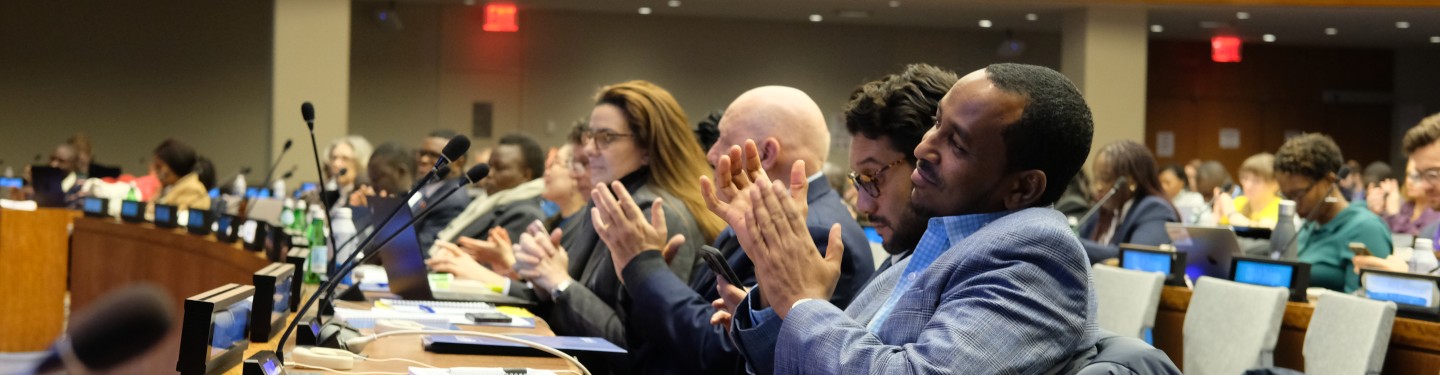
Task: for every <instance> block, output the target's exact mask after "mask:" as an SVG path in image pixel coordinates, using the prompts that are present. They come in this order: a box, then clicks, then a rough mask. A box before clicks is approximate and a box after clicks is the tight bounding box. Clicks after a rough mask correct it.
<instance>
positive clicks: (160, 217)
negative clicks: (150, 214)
mask: <svg viewBox="0 0 1440 375" xmlns="http://www.w3.org/2000/svg"><path fill="white" fill-rule="evenodd" d="M179 220H180V208H178V207H175V206H171V205H168V204H157V205H155V226H156V227H160V228H176V227H179V226H180V222H179Z"/></svg>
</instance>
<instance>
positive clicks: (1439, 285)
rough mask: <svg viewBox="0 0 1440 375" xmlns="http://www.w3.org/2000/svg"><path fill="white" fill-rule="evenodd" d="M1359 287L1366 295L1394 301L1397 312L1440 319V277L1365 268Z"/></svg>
mask: <svg viewBox="0 0 1440 375" xmlns="http://www.w3.org/2000/svg"><path fill="white" fill-rule="evenodd" d="M1360 289H1361V291H1363V292H1364V294H1365V297H1366V298H1369V299H1373V300H1377V301H1390V302H1394V303H1395V307H1396V309H1395V313H1396V315H1400V316H1403V317H1408V318H1415V319H1424V320H1430V321H1436V320H1440V277H1436V276H1431V275H1422V274H1415V273H1407V272H1390V271H1380V270H1372V269H1362V270H1360Z"/></svg>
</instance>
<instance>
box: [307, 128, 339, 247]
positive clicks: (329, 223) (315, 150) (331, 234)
mask: <svg viewBox="0 0 1440 375" xmlns="http://www.w3.org/2000/svg"><path fill="white" fill-rule="evenodd" d="M300 118H301V119H303V120H305V128H306V129H308V130H309V132H310V153H311V155H313V156H314V157H315V176H316V177H317V178H318V179H319V181H325V172H324V171H325V170H324V169H322V168H321V167H320V146H318V145H317V144H316V143H315V105H314V104H310V102H308V101H307V102H305V103H303V104H300ZM326 195H330V192H329V189H327V188H326V187H325V184H324V183H321V184H320V196H321V197H324V196H326ZM320 213H321V214H322V215H325V235H326V240H327V241H329V242H327V243H329V244H330V245H332V246H333V245H335V230H334V229H335V227H334V226H335V221H334V220H331V219H330V207H329V206H326V205H325V200H324V199H323V198H322V199H321V200H320ZM310 245H311V246H314V245H315V244H310ZM326 250H328V251H329V252H330V254H327V256H326V258H328V259H329V262H327V263H326V264H325V269H326V270H327V271H329V272H328V273H329V274H331V275H334V272H335V254H336V250H335V248H334V247H331V248H329V249H326Z"/></svg>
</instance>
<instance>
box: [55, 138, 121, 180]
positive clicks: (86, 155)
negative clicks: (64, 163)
mask: <svg viewBox="0 0 1440 375" xmlns="http://www.w3.org/2000/svg"><path fill="white" fill-rule="evenodd" d="M65 143H67V144H69V145H70V146H72V147H75V152H76V154H75V156H76V158H75V161H76V164H75V176H76V178H77V179H79V180H85V179H88V178H91V177H95V178H106V177H110V178H114V177H120V168H119V167H113V166H108V165H102V164H99V163H96V162H95V154H94V153H93V152H92V151H93V150H92V148H91V145H90V137H88V136H86V135H85V133H75V135H72V136H70V139H67V140H65Z"/></svg>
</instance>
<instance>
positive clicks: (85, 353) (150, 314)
mask: <svg viewBox="0 0 1440 375" xmlns="http://www.w3.org/2000/svg"><path fill="white" fill-rule="evenodd" d="M173 310H174V306H173V304H172V303H171V302H170V297H169V296H168V295H167V294H166V293H165V291H163V290H161V289H160V288H158V287H156V286H154V285H150V284H140V285H136V286H132V287H128V288H125V289H121V290H118V291H115V292H112V293H110V294H107V295H106V296H104V297H102V298H101V299H100V300H99V301H95V305H94V306H92V307H90V308H88V309H86V310H85V311H82V312H80V313H78V314H76V315H75V317H74V319H73V320H72V321H73V322H74V323H72V324H70V328H69V333H68V336H69V337H63V336H62V337H61V338H60V339H59V340H56V341H55V343H54V345H52V346H51V348H50V354H49V355H48V356H46V357H45V359H44V360H43V361H41V362H40V364H39V365H37V366H36V367H35V369H34V372H35V373H37V374H49V373H56V374H60V373H71V374H83V373H88V372H100V371H107V370H110V369H112V368H114V367H116V366H118V365H120V364H123V363H125V362H127V361H129V360H131V359H133V358H136V357H139V356H141V355H143V354H145V352H147V351H149V350H150V349H151V348H153V347H154V346H155V345H156V344H159V343H160V341H161V340H162V339H164V338H165V335H166V333H168V332H169V331H170V327H171V325H172V320H173V315H172V311H173Z"/></svg>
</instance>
